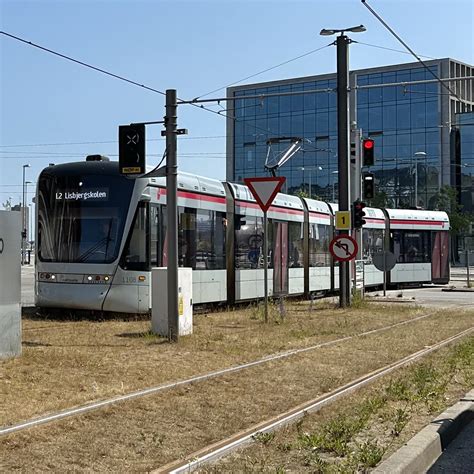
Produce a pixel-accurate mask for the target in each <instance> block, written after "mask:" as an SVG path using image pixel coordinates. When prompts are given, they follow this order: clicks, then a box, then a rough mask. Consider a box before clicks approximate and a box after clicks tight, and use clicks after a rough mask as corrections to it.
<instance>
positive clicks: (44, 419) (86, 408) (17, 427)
mask: <svg viewBox="0 0 474 474" xmlns="http://www.w3.org/2000/svg"><path fill="white" fill-rule="evenodd" d="M437 313H438V311H431V312H429V313H427V314H423V315H421V316H417V317H416V318H412V319H408V320H404V321H399V322H398V323H394V324H390V325H388V326H384V327H381V328H376V329H370V330H368V331H364V332H362V333H359V334H354V335H352V336H345V337H342V338H338V339H333V340H332V341H327V342H322V343H319V344H315V345H312V346H309V347H304V348H300V349H293V350H289V351H285V352H279V353H276V354H271V355H268V356H266V357H263V358H261V359H257V360H254V361H252V362H247V363H245V364H240V365H237V366H233V367H228V368H225V369H219V370H215V371H211V372H207V373H205V374H201V375H197V376H194V377H191V378H187V379H183V380H178V381H175V382H169V383H164V384H160V385H157V386H154V387H150V388H146V389H142V390H137V391H134V392H130V393H128V394H125V395H118V396H116V397H112V398H109V399H106V400H98V401H94V402H90V403H86V404H84V405H80V406H77V407H74V408H68V409H65V410H60V411H57V412H54V413H50V414H45V415H42V416H39V417H35V418H32V419H29V420H26V421H23V422H20V423H16V424H14V425H10V426H2V427H1V428H0V437H1V436H5V435H8V434H11V433H14V432H18V431H22V430H24V429H28V428H34V427H37V426H38V425H42V424H45V423H51V422H53V421H58V420H62V419H64V418H69V417H72V416H77V415H82V414H84V413H88V412H90V411H93V410H98V409H100V408H104V407H107V406H109V405H113V404H115V403H120V402H125V401H128V400H133V399H135V398H140V397H144V396H147V395H152V394H156V393H160V392H164V391H166V390H172V389H174V388H178V387H181V386H183V385H189V384H194V383H197V382H203V381H205V380H210V379H213V378H217V377H221V376H223V375H227V374H230V373H234V372H239V371H241V370H245V369H249V368H251V367H256V366H259V365H262V364H266V363H267V362H274V361H276V360H280V359H284V358H287V357H291V356H294V355H297V354H302V353H304V352H309V351H313V350H315V349H320V348H322V347H327V346H331V345H334V344H339V343H341V342H346V341H349V340H351V339H354V338H357V337H365V336H368V335H370V334H375V333H378V332H382V331H387V330H390V329H393V328H395V327H398V326H402V325H405V324H410V323H412V322H415V321H419V320H421V319H425V318H428V317H430V316H432V315H433V314H437Z"/></svg>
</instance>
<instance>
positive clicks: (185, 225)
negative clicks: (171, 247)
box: [178, 207, 196, 269]
mask: <svg viewBox="0 0 474 474" xmlns="http://www.w3.org/2000/svg"><path fill="white" fill-rule="evenodd" d="M178 265H179V266H180V267H190V268H193V269H195V268H196V209H192V208H190V207H179V209H178Z"/></svg>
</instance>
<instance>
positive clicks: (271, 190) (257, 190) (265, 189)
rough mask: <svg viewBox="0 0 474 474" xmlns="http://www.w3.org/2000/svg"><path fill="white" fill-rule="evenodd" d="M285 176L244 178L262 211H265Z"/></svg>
mask: <svg viewBox="0 0 474 474" xmlns="http://www.w3.org/2000/svg"><path fill="white" fill-rule="evenodd" d="M285 179H286V178H283V177H281V178H244V182H245V184H246V185H247V186H248V187H249V189H250V192H251V193H252V194H253V197H254V198H255V199H256V200H257V202H258V204H259V206H260V207H261V209H262V211H263V212H267V211H268V208H269V207H270V206H271V205H272V202H273V200H274V199H275V196H276V195H277V194H278V192H279V191H280V189H281V187H282V186H283V183H284V182H285Z"/></svg>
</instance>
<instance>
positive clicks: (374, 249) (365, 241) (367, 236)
mask: <svg viewBox="0 0 474 474" xmlns="http://www.w3.org/2000/svg"><path fill="white" fill-rule="evenodd" d="M383 239H384V230H383V229H362V249H363V259H364V260H367V261H369V262H371V261H372V255H374V254H375V253H380V252H383Z"/></svg>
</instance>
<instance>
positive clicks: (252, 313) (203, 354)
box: [0, 302, 474, 472]
mask: <svg viewBox="0 0 474 474" xmlns="http://www.w3.org/2000/svg"><path fill="white" fill-rule="evenodd" d="M261 313H262V312H261V311H260V310H258V309H255V308H248V309H239V310H235V311H222V312H219V313H212V314H207V315H200V316H197V317H195V332H194V335H193V336H192V337H187V338H181V340H180V342H179V343H178V344H175V345H170V344H167V343H166V342H165V341H164V340H162V339H160V338H158V337H155V336H153V335H151V334H150V333H149V328H150V325H149V323H148V322H144V321H142V322H122V321H108V322H100V323H91V322H87V321H79V322H71V321H65V322H58V321H37V320H28V319H27V320H25V321H24V333H23V334H24V335H23V338H24V346H23V356H22V357H21V358H19V359H15V360H10V361H3V362H0V371H1V372H0V383H1V396H2V402H3V403H2V406H1V410H2V411H1V414H0V419H1V422H0V423H1V425H7V424H13V423H15V422H19V421H22V420H24V419H27V418H30V417H32V416H34V415H40V414H44V413H45V412H48V411H56V410H59V409H63V408H67V407H71V406H74V405H78V404H81V403H84V402H87V401H91V400H96V399H104V398H108V397H111V396H113V395H117V394H121V393H126V392H129V391H132V390H136V389H140V388H145V387H150V386H155V385H158V384H161V383H163V382H166V381H172V380H176V379H181V378H186V377H190V376H192V375H197V374H201V373H204V372H207V371H210V370H215V369H217V368H222V367H228V366H231V365H236V364H239V363H243V362H247V361H250V360H254V359H257V358H259V357H262V356H265V355H268V354H271V353H274V352H277V351H283V350H288V349H292V348H297V347H306V346H310V345H313V344H316V343H319V342H324V341H328V340H333V339H336V338H338V337H343V336H346V335H353V334H355V333H359V332H362V331H364V330H368V329H372V328H378V327H382V326H385V325H387V324H393V323H395V322H398V321H403V320H409V319H412V318H414V317H416V316H418V315H420V314H422V310H421V309H420V308H416V307H407V306H402V305H399V304H398V305H395V306H394V307H391V306H381V305H380V304H377V305H374V306H365V305H361V307H360V308H358V309H347V310H341V309H334V307H333V305H330V304H324V303H323V304H318V305H317V307H315V308H313V310H312V311H311V312H309V306H308V303H306V302H300V303H291V304H287V307H286V315H285V316H284V318H283V319H282V318H281V317H280V315H279V314H278V312H277V308H275V307H274V308H272V309H271V312H270V316H271V322H270V324H267V325H265V324H263V322H262V320H261V315H262V314H261ZM473 314H474V313H473V312H447V311H444V312H442V313H441V312H440V313H436V314H433V316H431V317H430V318H427V319H424V320H420V321H417V322H413V323H411V324H409V325H404V326H400V327H397V328H394V329H392V330H390V331H388V332H382V333H377V334H373V335H370V336H366V337H362V338H355V339H351V340H350V341H346V342H344V343H340V344H337V345H333V346H329V347H325V348H321V349H317V350H314V351H311V352H307V353H304V354H300V355H298V356H294V357H291V358H288V359H284V360H281V361H279V362H274V363H268V364H265V365H262V366H258V367H255V368H252V369H248V370H246V371H244V372H240V373H235V374H233V375H227V376H225V377H221V378H218V379H215V380H211V381H207V382H203V383H200V384H196V385H191V386H187V387H182V388H180V389H176V390H172V391H170V392H168V393H161V394H156V395H153V396H148V397H145V398H142V399H140V400H135V401H131V402H127V403H123V404H117V405H115V406H113V407H109V408H108V409H105V410H102V411H98V412H94V413H90V414H87V415H84V416H81V417H77V418H74V419H73V418H71V419H67V420H63V421H61V422H57V423H54V424H50V425H45V426H42V427H38V428H35V429H31V430H29V431H26V432H22V433H18V434H12V435H9V436H8V437H6V438H4V439H3V440H2V443H3V445H2V447H1V452H0V457H1V458H2V459H3V460H4V463H5V470H20V471H23V472H30V471H38V470H48V469H50V470H57V471H72V470H92V471H104V472H112V471H114V472H125V471H127V472H129V471H130V472H145V471H147V470H150V469H152V468H156V467H158V466H160V465H163V464H165V463H167V462H170V461H172V460H173V459H177V458H179V457H182V456H185V455H186V454H189V453H191V452H193V451H195V450H196V449H199V448H201V447H203V446H205V445H207V444H209V443H211V442H213V441H217V440H219V439H222V438H224V437H226V436H229V435H230V434H232V433H235V432H237V431H239V430H241V429H244V428H246V427H248V426H249V425H252V424H254V423H256V422H259V421H262V420H265V419H268V418H270V417H272V416H273V415H275V414H276V413H278V412H280V411H284V410H287V409H289V408H291V407H293V406H294V405H296V404H298V403H302V402H304V401H306V400H308V399H311V398H314V397H316V396H318V395H320V394H322V393H324V392H327V391H329V390H331V389H333V388H335V387H336V386H338V385H341V384H342V383H344V382H346V381H348V380H351V379H353V378H356V377H357V376H359V375H362V374H363V373H365V372H367V371H370V370H374V369H375V368H378V367H380V366H383V365H385V364H387V363H388V362H391V361H393V360H396V359H398V358H400V357H403V356H404V355H407V354H409V353H411V352H414V351H416V350H418V349H420V348H422V347H424V346H425V345H429V344H432V343H434V342H436V341H438V340H441V339H444V338H445V337H448V336H450V335H452V334H455V333H457V332H459V331H461V330H463V329H465V328H467V327H470V326H472V321H473Z"/></svg>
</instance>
